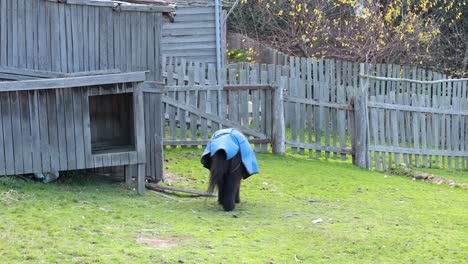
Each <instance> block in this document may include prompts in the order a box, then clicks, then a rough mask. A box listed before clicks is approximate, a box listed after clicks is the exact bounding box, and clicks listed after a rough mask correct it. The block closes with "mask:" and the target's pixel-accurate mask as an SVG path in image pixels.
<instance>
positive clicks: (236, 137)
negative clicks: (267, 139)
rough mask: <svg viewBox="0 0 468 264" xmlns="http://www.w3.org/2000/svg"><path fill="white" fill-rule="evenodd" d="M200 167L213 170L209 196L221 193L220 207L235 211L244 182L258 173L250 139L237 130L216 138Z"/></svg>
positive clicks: (206, 150) (203, 156)
mask: <svg viewBox="0 0 468 264" xmlns="http://www.w3.org/2000/svg"><path fill="white" fill-rule="evenodd" d="M201 163H202V164H203V166H204V167H205V168H207V169H209V170H210V180H209V183H208V192H209V193H213V192H214V190H215V189H218V203H219V204H220V205H222V207H223V209H224V211H232V210H234V208H235V207H236V203H240V185H241V181H242V180H243V179H247V178H248V177H250V176H251V175H252V174H255V173H258V165H257V160H256V157H255V154H254V152H253V150H252V148H251V147H250V144H249V141H248V140H247V138H246V137H245V136H244V135H243V134H242V133H240V132H239V131H237V130H235V129H232V128H231V129H221V130H218V131H216V132H215V133H214V134H213V137H212V139H211V140H210V141H209V142H208V144H207V146H206V148H205V151H204V152H203V154H202V158H201Z"/></svg>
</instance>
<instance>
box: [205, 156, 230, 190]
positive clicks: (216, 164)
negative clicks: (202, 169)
mask: <svg viewBox="0 0 468 264" xmlns="http://www.w3.org/2000/svg"><path fill="white" fill-rule="evenodd" d="M228 173H229V161H228V160H226V152H224V150H218V151H217V152H216V153H215V154H214V155H213V156H212V157H211V168H210V183H209V184H208V193H213V192H214V189H215V187H218V188H219V187H220V186H223V185H224V178H225V175H227V174H228Z"/></svg>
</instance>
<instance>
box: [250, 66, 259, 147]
mask: <svg viewBox="0 0 468 264" xmlns="http://www.w3.org/2000/svg"><path fill="white" fill-rule="evenodd" d="M258 66H259V65H258V64H254V65H252V70H251V71H250V81H249V83H250V84H258V83H260V79H259V76H258V74H259V67H258ZM250 93H251V101H250V102H251V106H252V113H251V126H252V128H253V129H254V130H256V131H262V130H261V126H262V124H261V120H260V107H261V104H260V92H259V91H257V90H252V91H251V92H250ZM254 148H255V151H256V152H259V151H260V149H261V146H260V145H257V144H256V145H255V146H254Z"/></svg>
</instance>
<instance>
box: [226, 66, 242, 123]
mask: <svg viewBox="0 0 468 264" xmlns="http://www.w3.org/2000/svg"><path fill="white" fill-rule="evenodd" d="M229 66H230V67H229V84H231V85H235V84H237V79H236V74H237V69H236V65H229ZM233 66H234V67H233ZM227 96H228V98H229V99H228V100H229V102H228V117H229V120H231V121H234V122H238V123H239V124H240V119H239V115H238V114H239V92H238V91H228V92H227Z"/></svg>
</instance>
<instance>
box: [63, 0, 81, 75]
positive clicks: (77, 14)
mask: <svg viewBox="0 0 468 264" xmlns="http://www.w3.org/2000/svg"><path fill="white" fill-rule="evenodd" d="M82 9H83V7H82V6H74V7H73V8H71V11H70V15H71V23H72V24H71V30H72V41H73V46H72V47H67V48H72V55H73V57H72V58H69V59H71V60H72V66H73V67H72V71H73V72H78V71H82V70H83V68H82V63H83V60H82V47H83V45H82V42H81V41H82V39H83V31H82V29H81V26H82V20H81V11H82Z"/></svg>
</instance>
